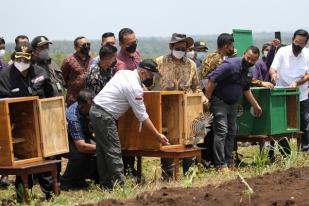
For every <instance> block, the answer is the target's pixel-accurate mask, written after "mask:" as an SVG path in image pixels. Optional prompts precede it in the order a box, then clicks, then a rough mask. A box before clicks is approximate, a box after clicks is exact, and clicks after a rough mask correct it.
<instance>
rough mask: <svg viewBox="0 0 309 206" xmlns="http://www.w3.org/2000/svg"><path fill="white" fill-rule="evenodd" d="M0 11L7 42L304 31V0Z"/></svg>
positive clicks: (3, 1)
mask: <svg viewBox="0 0 309 206" xmlns="http://www.w3.org/2000/svg"><path fill="white" fill-rule="evenodd" d="M0 8H1V14H2V15H1V16H2V18H1V21H0V22H1V23H0V25H1V29H0V36H2V37H4V38H5V39H6V41H7V42H13V41H14V38H15V37H16V36H17V35H20V34H25V35H27V36H29V37H30V39H32V38H33V37H35V36H38V35H45V36H47V37H48V38H49V39H50V40H73V39H74V38H75V37H77V36H81V35H82V36H86V37H87V38H89V39H100V37H101V35H102V33H104V32H107V31H111V32H114V33H115V34H116V35H117V34H118V32H119V30H120V29H121V28H124V27H129V28H131V29H133V30H134V32H135V33H136V35H137V37H169V36H171V34H172V33H174V32H177V33H185V34H188V35H208V34H214V35H217V34H219V33H222V32H232V29H236V28H237V29H251V30H253V32H274V31H282V32H294V31H295V30H297V29H300V28H303V29H307V30H308V29H309V21H308V20H309V1H308V0H293V1H292V0H258V1H250V0H221V1H220V0H212V1H209V0H109V1H107V0H24V1H22V0H0Z"/></svg>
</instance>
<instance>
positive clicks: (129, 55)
mask: <svg viewBox="0 0 309 206" xmlns="http://www.w3.org/2000/svg"><path fill="white" fill-rule="evenodd" d="M118 38H119V46H120V51H119V53H118V55H117V59H118V60H120V61H119V63H118V65H117V70H121V69H129V70H134V69H136V68H137V67H138V65H139V63H140V62H141V55H140V52H139V51H138V50H137V38H136V36H135V33H134V32H133V30H132V29H130V28H123V29H121V30H120V31H119V34H118Z"/></svg>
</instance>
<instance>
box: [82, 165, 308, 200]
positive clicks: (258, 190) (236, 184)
mask: <svg viewBox="0 0 309 206" xmlns="http://www.w3.org/2000/svg"><path fill="white" fill-rule="evenodd" d="M246 181H247V182H248V184H249V185H250V186H251V188H252V189H253V190H254V194H252V195H250V194H249V193H248V189H247V187H246V186H245V185H244V184H243V183H242V182H241V181H240V180H235V181H231V182H227V183H225V184H222V185H220V186H218V187H214V186H211V185H209V186H206V187H201V188H189V189H186V188H162V189H161V190H158V191H153V192H146V193H143V194H141V195H139V196H137V197H136V198H135V199H131V200H105V201H102V202H99V203H97V204H85V205H104V206H118V205H136V206H155V205H156V206H157V205H159V206H172V205H177V206H185V205H186V206H187V205H188V206H192V205H196V206H199V205H200V206H205V205H211V206H225V205H228V206H231V205H232V206H236V205H241V206H242V205H271V206H279V205H283V206H289V205H295V206H296V205H297V206H301V205H309V167H304V168H297V169H294V168H292V169H289V170H286V171H283V172H275V173H272V174H265V175H264V176H259V177H254V178H251V179H246Z"/></svg>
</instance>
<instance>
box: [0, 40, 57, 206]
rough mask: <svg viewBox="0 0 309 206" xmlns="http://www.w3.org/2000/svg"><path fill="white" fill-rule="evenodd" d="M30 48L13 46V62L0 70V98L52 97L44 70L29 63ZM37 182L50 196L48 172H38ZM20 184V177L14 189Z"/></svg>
mask: <svg viewBox="0 0 309 206" xmlns="http://www.w3.org/2000/svg"><path fill="white" fill-rule="evenodd" d="M31 57H32V48H31V46H30V45H29V44H27V43H25V44H18V45H17V46H16V47H15V52H14V61H13V64H12V65H10V66H9V67H8V69H4V70H2V71H1V72H0V98H11V97H26V96H39V97H40V98H45V97H52V96H53V88H52V85H51V83H50V79H49V75H48V74H47V72H46V70H45V69H43V68H41V67H39V66H37V65H33V64H32V63H31ZM28 179H29V188H32V186H33V181H32V177H29V178H28ZM38 179H39V183H40V185H41V189H42V191H43V192H44V193H45V195H46V198H47V199H49V198H51V192H52V184H51V183H52V177H51V175H50V174H49V177H47V176H46V175H45V174H38ZM20 184H22V181H21V178H20V177H17V178H16V181H15V187H16V191H19V190H18V189H17V188H22V187H20ZM17 199H18V201H21V200H22V195H21V191H19V192H17Z"/></svg>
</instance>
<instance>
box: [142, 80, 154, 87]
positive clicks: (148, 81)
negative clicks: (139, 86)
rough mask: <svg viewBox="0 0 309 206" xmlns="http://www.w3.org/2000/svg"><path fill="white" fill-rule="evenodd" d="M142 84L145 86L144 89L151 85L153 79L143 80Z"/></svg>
mask: <svg viewBox="0 0 309 206" xmlns="http://www.w3.org/2000/svg"><path fill="white" fill-rule="evenodd" d="M142 83H143V84H144V85H145V86H146V87H150V86H151V85H153V78H151V79H145V80H143V81H142Z"/></svg>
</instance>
